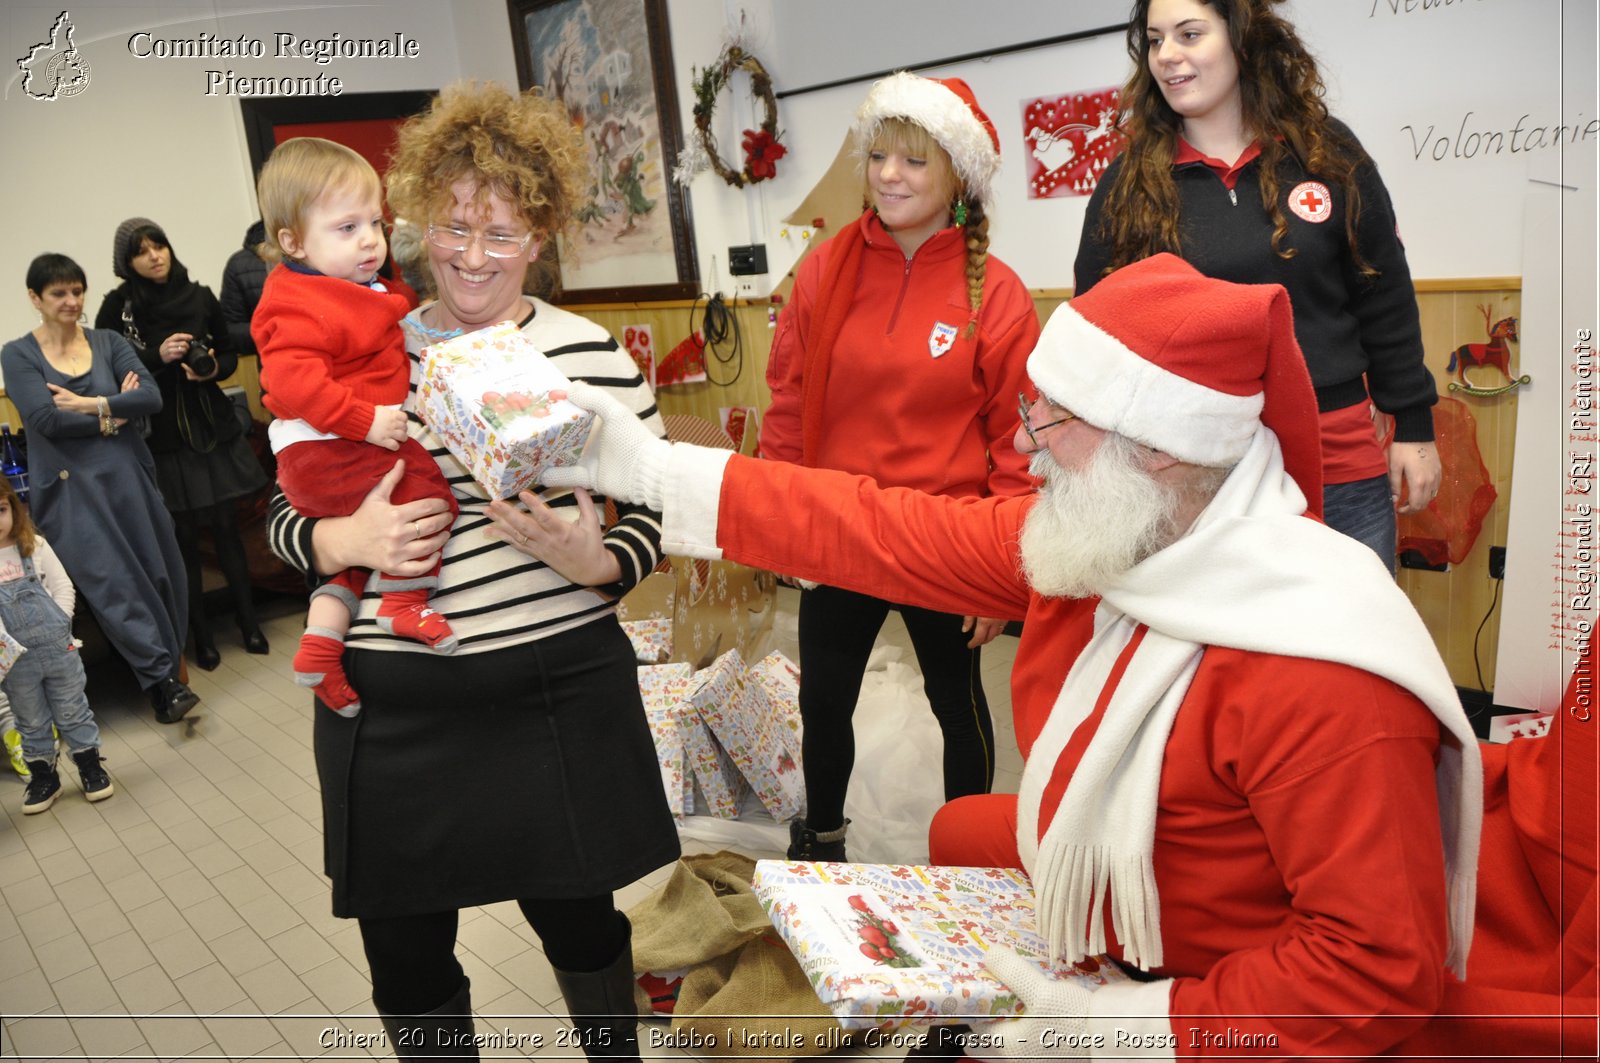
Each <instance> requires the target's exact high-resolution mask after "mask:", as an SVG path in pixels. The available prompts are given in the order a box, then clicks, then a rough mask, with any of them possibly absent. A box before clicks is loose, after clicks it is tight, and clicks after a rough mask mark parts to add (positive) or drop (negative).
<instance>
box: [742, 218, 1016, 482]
mask: <svg viewBox="0 0 1600 1063" xmlns="http://www.w3.org/2000/svg"><path fill="white" fill-rule="evenodd" d="M858 226H859V230H858V229H857V227H858ZM863 235H864V236H865V238H866V241H867V247H866V251H865V254H864V261H863V265H862V269H861V276H860V279H859V283H858V285H857V287H856V292H855V297H854V299H853V301H852V302H851V304H850V309H849V314H848V317H847V318H846V319H845V322H844V325H843V327H842V328H841V329H840V330H839V339H838V342H837V343H836V344H835V345H834V350H833V353H832V357H831V358H830V360H829V365H828V380H827V382H826V384H825V387H826V388H827V391H826V394H825V398H824V402H825V405H824V413H823V418H822V425H821V426H820V430H821V433H822V434H821V438H820V440H819V443H820V446H819V448H818V450H817V456H818V457H817V463H816V464H817V465H818V466H819V467H822V468H827V469H841V470H843V471H845V472H855V473H861V474H864V475H866V476H871V477H872V478H873V479H875V480H877V481H878V482H879V483H880V484H883V485H885V486H894V487H915V488H917V489H918V490H921V491H927V492H928V493H930V494H940V495H958V496H967V495H1009V494H1017V493H1018V492H1021V491H1026V490H1028V489H1029V488H1031V487H1032V486H1033V481H1032V479H1031V478H1030V477H1029V475H1028V471H1027V461H1026V460H1025V459H1024V458H1023V457H1022V456H1021V455H1019V454H1018V453H1017V452H1016V449H1015V448H1014V447H1013V446H1012V442H1011V437H1012V434H1013V433H1015V432H1016V430H1017V392H1018V391H1021V390H1024V389H1025V388H1026V387H1027V370H1026V363H1027V358H1028V355H1029V353H1031V352H1032V350H1033V345H1034V343H1035V342H1036V341H1037V340H1038V338H1039V317H1038V314H1037V313H1036V312H1035V311H1034V308H1033V298H1032V297H1031V296H1030V295H1029V294H1028V290H1027V288H1025V287H1024V286H1023V284H1022V281H1021V279H1020V278H1018V276H1017V275H1016V273H1015V272H1013V271H1012V269H1011V268H1010V267H1009V266H1007V265H1006V264H1005V263H1003V262H1001V261H1000V260H999V259H997V258H995V257H993V256H990V257H989V259H988V265H987V267H986V270H985V273H984V286H983V308H982V310H981V311H980V312H979V314H978V329H977V334H976V335H975V336H974V337H973V338H971V339H968V338H966V336H965V331H966V326H967V321H968V319H969V318H970V317H971V316H972V307H971V305H970V303H969V301H968V298H967V273H966V247H965V245H964V243H963V236H962V230H960V229H956V228H950V229H944V230H941V231H940V232H938V233H935V234H934V235H933V236H932V237H931V238H929V240H928V241H927V242H926V243H924V244H923V245H922V246H921V247H919V248H918V249H917V251H916V254H914V255H912V256H911V258H909V259H907V258H906V257H905V255H904V254H903V253H902V252H901V250H900V247H899V245H898V244H896V243H895V242H894V240H893V239H892V238H891V237H890V235H889V233H888V232H887V231H886V230H885V229H884V228H883V225H882V223H880V222H879V221H878V219H877V216H876V215H874V214H871V213H870V212H869V213H867V214H865V215H863V216H862V217H861V219H860V220H859V221H857V222H855V223H853V224H852V226H851V228H850V229H848V230H846V231H845V232H843V233H841V234H840V235H839V236H836V237H834V239H833V240H830V241H828V243H826V244H824V245H822V246H821V247H820V248H818V249H817V251H816V253H815V254H813V255H812V256H811V257H810V258H808V259H806V261H805V262H804V263H802V264H801V266H800V274H799V276H798V277H797V278H796V280H795V288H794V299H793V302H792V303H791V305H790V306H789V307H788V308H787V309H785V310H784V312H783V316H782V317H781V318H780V319H779V321H778V333H777V335H776V336H775V337H774V338H773V341H772V354H771V356H770V358H769V359H768V363H767V384H768V386H770V387H771V389H772V405H771V406H770V407H769V408H768V409H767V413H766V417H765V419H764V421H763V423H762V427H761V454H762V456H763V457H766V458H771V459H774V460H777V461H789V462H796V463H798V462H799V461H800V457H801V446H802V438H801V379H802V375H803V371H804V368H805V365H804V363H805V343H806V337H807V334H808V331H809V330H810V329H811V328H812V327H814V326H815V325H816V322H815V320H814V312H813V311H814V307H815V304H816V301H817V298H818V294H819V293H818V290H817V289H818V286H819V285H820V283H821V282H822V279H823V277H824V276H825V275H826V270H827V262H828V260H829V256H830V255H831V254H832V253H833V252H834V250H835V247H834V244H835V241H837V240H841V239H860V238H861V237H862V236H863ZM991 459H992V462H991Z"/></svg>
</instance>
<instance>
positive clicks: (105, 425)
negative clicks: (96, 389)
mask: <svg viewBox="0 0 1600 1063" xmlns="http://www.w3.org/2000/svg"><path fill="white" fill-rule="evenodd" d="M95 404H96V405H97V406H99V408H100V434H101V435H103V436H114V435H116V434H117V429H118V427H119V426H118V424H117V422H116V421H114V420H112V419H111V400H110V399H108V398H106V397H105V396H104V395H101V396H99V397H97V398H96V399H95Z"/></svg>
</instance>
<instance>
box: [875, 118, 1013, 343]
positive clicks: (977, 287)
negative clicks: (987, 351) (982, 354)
mask: <svg viewBox="0 0 1600 1063" xmlns="http://www.w3.org/2000/svg"><path fill="white" fill-rule="evenodd" d="M867 151H868V152H872V151H893V152H898V153H900V154H902V155H910V156H913V157H914V158H918V159H926V160H927V162H928V169H929V170H930V171H931V172H932V176H933V177H934V179H935V180H936V181H938V182H939V187H940V188H941V189H942V190H943V194H944V196H945V197H946V198H948V199H949V200H950V202H951V203H952V204H954V203H955V202H956V201H957V200H960V201H961V202H963V203H965V204H966V205H967V220H966V222H965V223H963V226H962V229H963V241H964V243H965V244H966V248H967V303H968V305H969V306H971V308H972V317H971V318H969V319H968V320H967V327H966V335H967V336H968V337H969V338H970V337H971V336H973V335H974V334H975V333H976V332H977V331H978V311H980V310H982V309H983V283H984V278H985V277H986V276H987V274H988V267H989V216H988V215H987V214H985V213H984V210H983V204H982V203H981V202H979V201H978V198H977V197H976V196H973V195H969V194H968V192H967V189H966V187H965V186H964V185H963V184H962V181H961V177H960V175H958V174H957V173H956V170H955V165H954V164H953V163H952V162H951V161H950V153H949V152H947V151H945V150H944V147H943V146H942V145H940V143H939V142H938V141H937V140H935V139H934V138H933V134H932V133H930V132H928V130H927V129H926V128H925V127H923V126H921V125H919V124H917V123H916V122H913V121H912V120H911V119H909V118H898V117H889V118H885V119H883V120H882V121H881V122H880V123H879V124H878V130H877V134H876V135H875V136H874V137H873V138H872V143H871V144H870V145H868V147H867ZM862 187H863V189H864V193H865V196H866V199H867V201H868V202H869V203H870V202H871V201H872V189H871V188H870V187H869V186H868V185H867V183H866V170H865V165H864V164H863V167H862Z"/></svg>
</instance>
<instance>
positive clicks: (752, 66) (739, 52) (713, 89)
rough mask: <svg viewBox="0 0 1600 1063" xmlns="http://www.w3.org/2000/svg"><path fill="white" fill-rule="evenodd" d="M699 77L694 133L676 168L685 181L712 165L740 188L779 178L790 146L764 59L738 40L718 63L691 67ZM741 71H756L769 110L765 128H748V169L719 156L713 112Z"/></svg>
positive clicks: (753, 76) (755, 89) (756, 86)
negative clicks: (780, 128)
mask: <svg viewBox="0 0 1600 1063" xmlns="http://www.w3.org/2000/svg"><path fill="white" fill-rule="evenodd" d="M691 70H692V72H693V75H694V132H692V133H690V134H689V144H688V146H687V148H685V150H684V152H683V157H682V158H681V159H680V161H679V163H678V168H677V169H676V170H675V171H674V172H673V176H674V178H676V179H677V181H678V183H679V184H688V183H689V182H690V181H691V180H692V179H693V178H694V176H695V175H696V174H698V173H699V172H700V171H701V170H704V169H706V168H707V167H709V168H710V169H712V170H714V171H716V174H717V176H719V177H721V178H722V179H723V180H724V181H726V182H727V183H728V184H730V185H732V186H733V187H734V188H743V187H744V186H745V185H753V184H758V183H759V182H761V181H765V180H767V179H769V178H771V177H775V176H777V173H778V160H779V159H781V158H783V157H784V156H785V155H786V154H788V151H789V149H788V148H785V147H784V146H783V145H782V144H780V143H778V138H779V137H780V136H782V134H781V133H779V131H778V101H777V98H776V97H775V96H774V95H773V93H772V77H771V75H769V74H768V73H767V68H766V67H764V66H762V65H761V60H759V59H757V58H756V57H755V56H753V55H751V54H750V53H749V52H747V51H745V50H744V49H743V48H742V47H740V46H739V45H737V44H730V45H728V46H727V47H725V48H723V49H722V54H721V55H719V56H717V61H716V62H715V63H713V64H711V65H710V66H708V67H706V68H705V69H704V70H701V69H698V68H691ZM735 70H743V71H744V72H745V73H747V74H749V75H750V91H751V93H753V94H754V95H755V97H756V99H758V100H760V101H761V103H762V105H763V107H764V108H765V110H766V114H765V117H763V118H762V120H761V128H760V129H746V130H745V131H744V139H743V142H742V145H741V146H742V147H743V148H744V169H743V170H735V169H733V168H732V167H731V166H729V165H728V164H727V162H726V161H724V160H723V158H722V156H721V155H719V154H717V139H716V137H714V136H713V135H712V133H711V116H712V114H713V113H715V111H716V108H717V97H718V96H719V95H721V94H722V90H723V88H724V87H726V86H727V84H728V80H729V79H730V78H732V77H733V72H734V71H735Z"/></svg>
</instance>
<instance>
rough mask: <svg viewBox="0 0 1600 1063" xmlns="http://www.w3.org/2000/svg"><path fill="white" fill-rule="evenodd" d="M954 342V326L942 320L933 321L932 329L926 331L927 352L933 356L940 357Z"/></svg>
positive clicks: (947, 351)
mask: <svg viewBox="0 0 1600 1063" xmlns="http://www.w3.org/2000/svg"><path fill="white" fill-rule="evenodd" d="M955 342H956V327H955V326H954V325H946V324H945V323H944V322H943V321H935V322H934V323H933V331H932V332H929V333H928V353H929V354H931V355H933V356H934V357H935V358H942V357H943V356H944V355H945V354H947V353H949V351H950V347H951V346H952V345H953V344H954V343H955Z"/></svg>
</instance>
